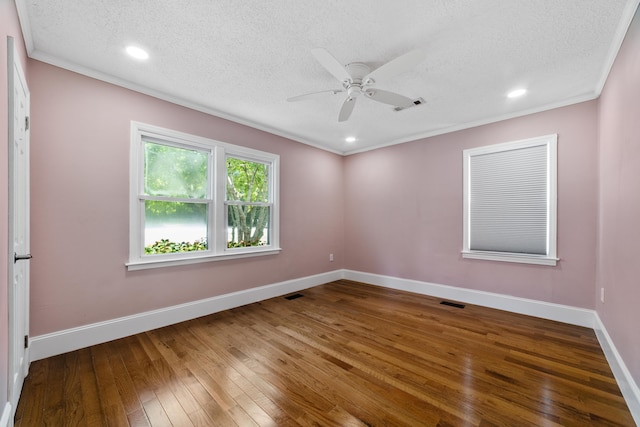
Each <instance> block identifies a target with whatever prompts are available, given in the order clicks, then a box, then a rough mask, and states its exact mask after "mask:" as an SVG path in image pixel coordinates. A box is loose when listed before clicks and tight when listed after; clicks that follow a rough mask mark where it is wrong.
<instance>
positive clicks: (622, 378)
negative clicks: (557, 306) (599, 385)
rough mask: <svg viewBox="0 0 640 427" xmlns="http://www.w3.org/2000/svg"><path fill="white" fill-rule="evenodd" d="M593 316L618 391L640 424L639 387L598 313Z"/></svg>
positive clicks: (597, 334)
mask: <svg viewBox="0 0 640 427" xmlns="http://www.w3.org/2000/svg"><path fill="white" fill-rule="evenodd" d="M595 317H596V327H595V328H594V330H595V332H596V336H597V337H598V341H599V342H600V347H602V351H603V352H604V355H605V357H606V358H607V362H609V366H610V367H611V371H612V372H613V376H614V377H616V381H617V383H618V387H620V391H621V392H622V395H623V396H624V400H625V401H626V402H627V406H628V407H629V411H631V415H632V416H633V419H634V420H635V422H636V424H637V425H639V426H640V388H638V385H637V384H636V382H635V381H634V380H633V377H632V376H631V372H629V369H627V365H626V364H625V363H624V360H622V357H621V356H620V353H618V350H617V349H616V346H615V345H614V344H613V341H612V340H611V337H610V336H609V333H608V332H607V329H606V328H605V327H604V324H603V323H602V320H600V316H598V313H596V314H595Z"/></svg>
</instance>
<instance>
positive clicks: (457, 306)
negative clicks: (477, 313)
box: [440, 301, 465, 308]
mask: <svg viewBox="0 0 640 427" xmlns="http://www.w3.org/2000/svg"><path fill="white" fill-rule="evenodd" d="M440 304H442V305H448V306H449V307H455V308H464V307H465V305H464V304H458V303H457V302H451V301H440Z"/></svg>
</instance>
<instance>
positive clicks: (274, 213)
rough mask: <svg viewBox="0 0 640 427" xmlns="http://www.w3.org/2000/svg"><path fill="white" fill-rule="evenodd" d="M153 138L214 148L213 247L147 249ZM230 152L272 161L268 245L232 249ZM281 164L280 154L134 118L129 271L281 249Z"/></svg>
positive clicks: (211, 192)
mask: <svg viewBox="0 0 640 427" xmlns="http://www.w3.org/2000/svg"><path fill="white" fill-rule="evenodd" d="M145 140H146V141H148V140H153V141H157V142H158V143H162V144H166V145H171V146H175V147H180V148H187V149H196V150H199V151H208V152H209V168H208V169H209V178H208V186H207V187H208V189H207V196H206V198H205V199H204V200H205V202H206V203H208V204H209V209H208V210H207V212H208V230H207V233H208V236H207V237H208V238H207V243H208V248H207V250H204V251H193V252H181V253H168V254H155V255H145V254H144V217H145V216H144V213H145V212H144V201H145V200H146V199H148V197H147V196H145V195H144V142H145ZM227 156H230V157H236V158H241V159H244V160H249V161H255V162H260V163H265V164H268V165H269V192H270V193H269V196H270V198H269V205H270V207H271V212H270V227H269V233H270V236H269V237H270V239H269V244H268V245H265V246H252V247H245V248H231V249H228V248H227V222H226V219H227V215H226V200H225V198H226V178H227V176H226V174H227V170H226V158H227ZM279 163H280V156H278V155H276V154H271V153H267V152H264V151H259V150H254V149H251V148H247V147H241V146H238V145H233V144H228V143H225V142H220V141H216V140H213V139H208V138H204V137H200V136H196V135H190V134H187V133H183V132H178V131H174V130H170V129H164V128H161V127H158V126H153V125H148V124H145V123H139V122H135V121H132V122H131V147H130V165H129V185H130V187H129V194H130V198H129V261H128V262H127V263H126V264H125V265H126V266H127V269H128V270H141V269H148V268H157V267H168V266H173V265H184V264H194V263H200V262H208V261H219V260H224V259H235V258H246V257H254V256H262V255H273V254H277V253H279V252H280V251H281V248H280V240H279V228H280V221H279V218H280V214H279V202H278V201H279V169H280V168H279Z"/></svg>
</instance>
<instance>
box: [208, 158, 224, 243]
mask: <svg viewBox="0 0 640 427" xmlns="http://www.w3.org/2000/svg"><path fill="white" fill-rule="evenodd" d="M225 160H226V158H225V152H224V148H222V147H216V148H215V150H214V156H213V163H214V166H213V168H212V169H211V170H212V175H213V193H214V194H213V200H214V203H213V209H212V211H213V221H212V224H213V227H212V228H213V230H212V231H211V232H212V233H213V234H214V236H215V242H214V245H213V246H212V247H213V248H214V250H215V252H216V253H217V254H221V253H223V252H224V251H225V249H226V246H227V244H226V242H227V234H226V224H225V223H226V214H225V197H226V191H225V188H226V175H227V170H226V164H225Z"/></svg>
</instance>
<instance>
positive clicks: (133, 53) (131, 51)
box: [125, 45, 149, 61]
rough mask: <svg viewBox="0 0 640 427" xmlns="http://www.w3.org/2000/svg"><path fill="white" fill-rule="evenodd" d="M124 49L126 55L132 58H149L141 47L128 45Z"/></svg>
mask: <svg viewBox="0 0 640 427" xmlns="http://www.w3.org/2000/svg"><path fill="white" fill-rule="evenodd" d="M125 50H126V52H127V55H129V56H130V57H132V58H135V59H140V60H142V61H144V60H146V59H149V53H148V52H147V51H146V50H144V49H142V48H141V47H138V46H133V45H129V46H127V48H126V49H125Z"/></svg>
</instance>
